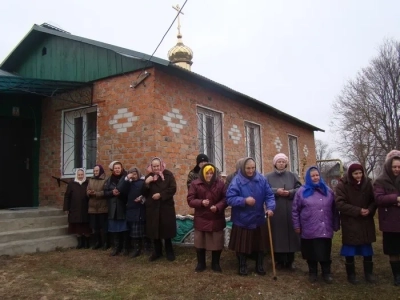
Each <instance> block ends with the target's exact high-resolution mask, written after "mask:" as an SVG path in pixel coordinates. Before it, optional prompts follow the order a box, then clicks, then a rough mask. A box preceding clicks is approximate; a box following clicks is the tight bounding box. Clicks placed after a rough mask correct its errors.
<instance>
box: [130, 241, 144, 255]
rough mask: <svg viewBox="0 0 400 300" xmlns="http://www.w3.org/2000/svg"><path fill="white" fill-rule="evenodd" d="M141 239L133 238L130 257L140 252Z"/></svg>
mask: <svg viewBox="0 0 400 300" xmlns="http://www.w3.org/2000/svg"><path fill="white" fill-rule="evenodd" d="M141 241H142V240H141V239H133V253H132V256H131V257H132V258H135V257H138V256H139V255H140V254H141V253H142V245H141Z"/></svg>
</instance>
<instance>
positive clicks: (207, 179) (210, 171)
mask: <svg viewBox="0 0 400 300" xmlns="http://www.w3.org/2000/svg"><path fill="white" fill-rule="evenodd" d="M213 175H214V172H213V171H212V170H208V172H207V173H206V178H205V180H206V182H210V181H211V179H212V177H213Z"/></svg>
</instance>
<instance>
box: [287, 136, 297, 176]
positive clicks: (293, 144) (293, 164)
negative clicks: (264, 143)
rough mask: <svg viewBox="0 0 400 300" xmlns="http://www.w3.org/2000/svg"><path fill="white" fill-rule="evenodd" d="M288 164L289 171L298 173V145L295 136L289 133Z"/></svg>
mask: <svg viewBox="0 0 400 300" xmlns="http://www.w3.org/2000/svg"><path fill="white" fill-rule="evenodd" d="M288 138H289V166H290V171H291V172H293V173H295V174H297V175H299V174H300V172H299V147H298V143H297V137H296V136H294V135H289V136H288Z"/></svg>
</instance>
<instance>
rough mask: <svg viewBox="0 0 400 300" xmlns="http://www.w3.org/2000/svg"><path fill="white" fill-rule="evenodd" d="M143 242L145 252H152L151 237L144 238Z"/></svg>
mask: <svg viewBox="0 0 400 300" xmlns="http://www.w3.org/2000/svg"><path fill="white" fill-rule="evenodd" d="M143 244H144V252H145V253H146V254H151V252H152V247H151V239H149V238H148V237H145V238H143Z"/></svg>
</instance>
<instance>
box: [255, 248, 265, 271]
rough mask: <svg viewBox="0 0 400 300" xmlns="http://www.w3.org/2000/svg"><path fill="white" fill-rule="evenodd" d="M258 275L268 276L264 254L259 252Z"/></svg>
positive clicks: (257, 260) (257, 261)
mask: <svg viewBox="0 0 400 300" xmlns="http://www.w3.org/2000/svg"><path fill="white" fill-rule="evenodd" d="M256 273H257V274H258V275H262V276H264V275H265V274H266V272H265V270H264V252H258V254H257V259H256Z"/></svg>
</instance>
